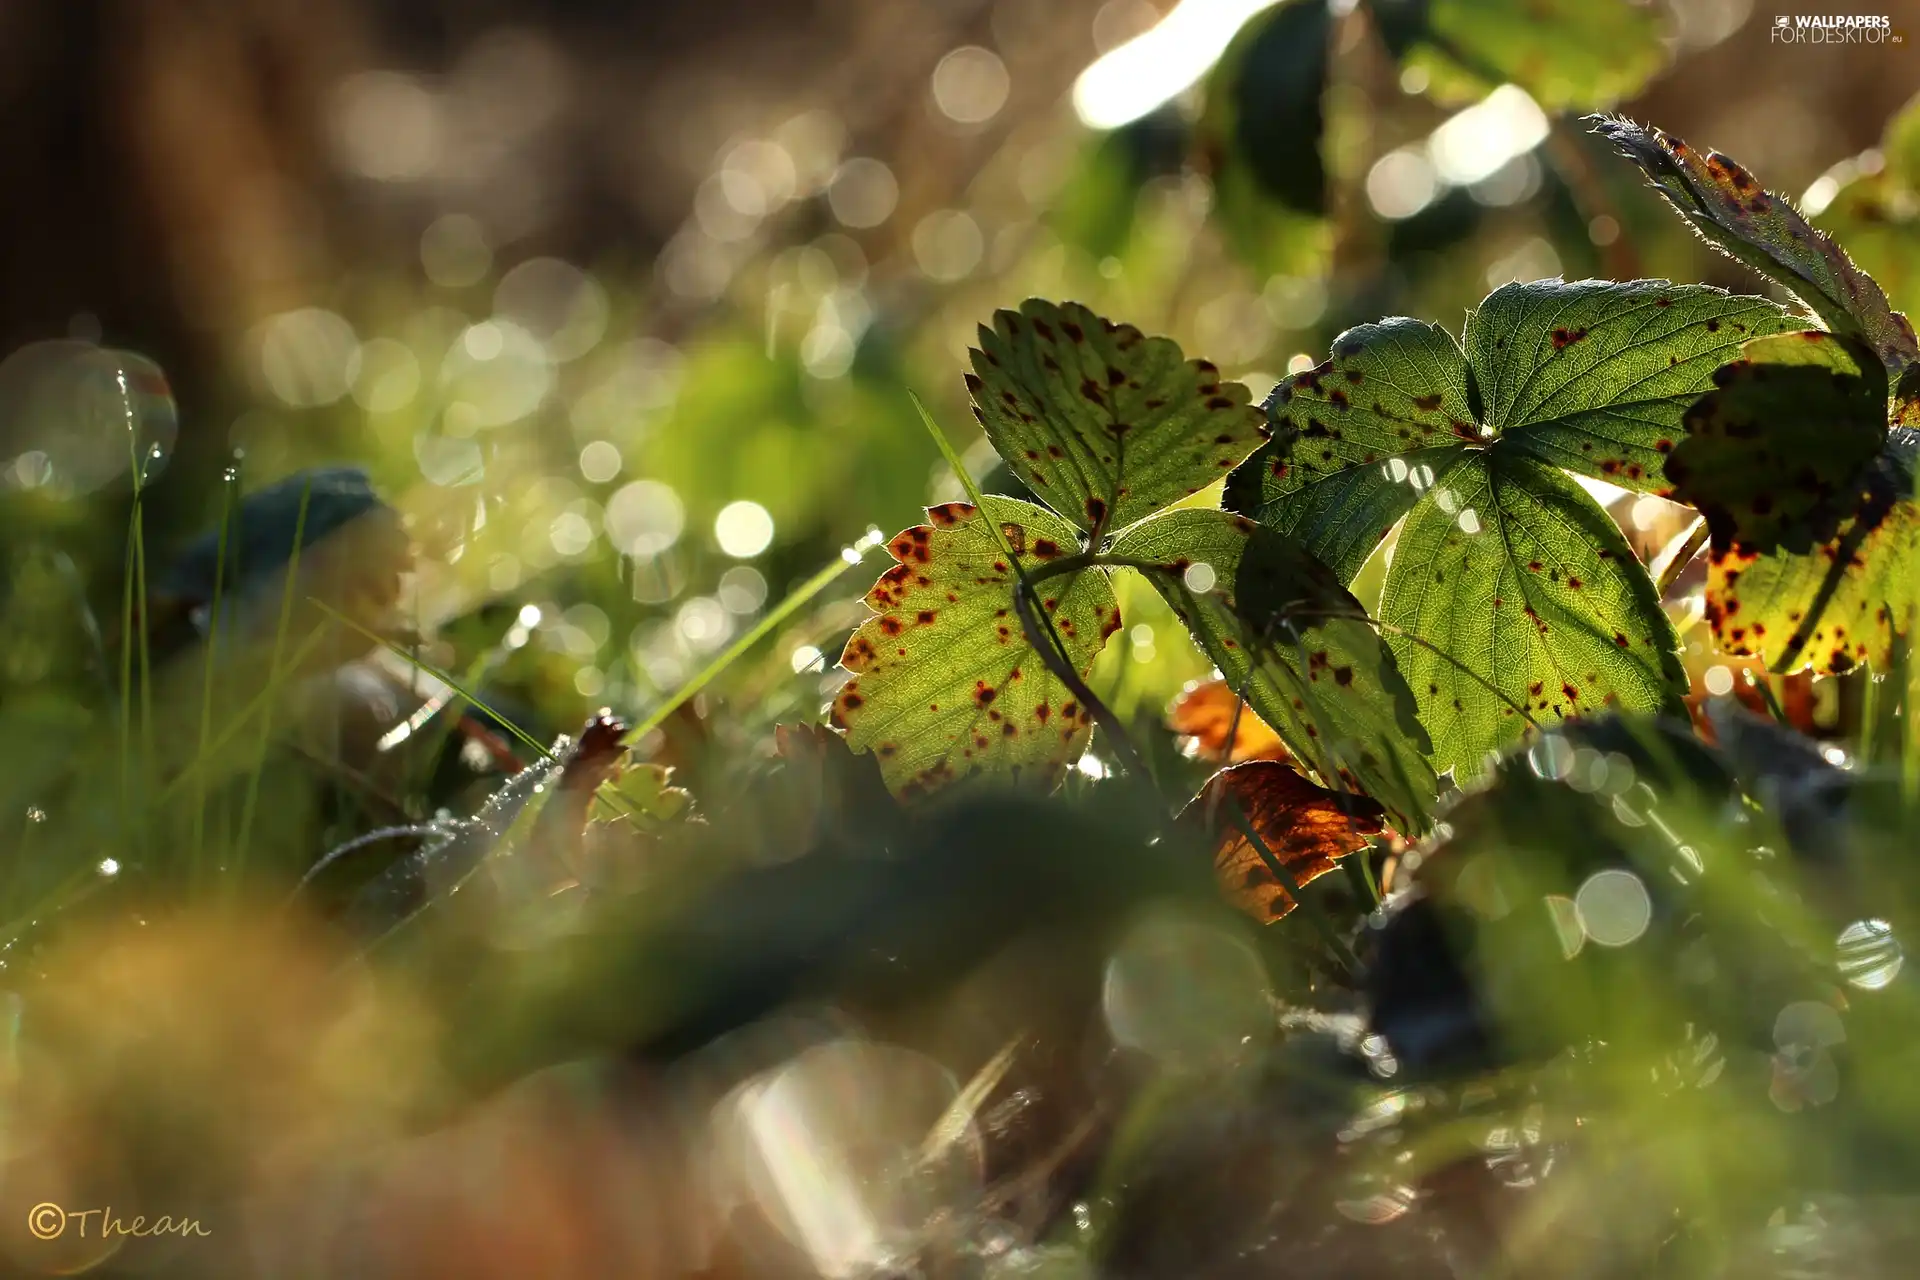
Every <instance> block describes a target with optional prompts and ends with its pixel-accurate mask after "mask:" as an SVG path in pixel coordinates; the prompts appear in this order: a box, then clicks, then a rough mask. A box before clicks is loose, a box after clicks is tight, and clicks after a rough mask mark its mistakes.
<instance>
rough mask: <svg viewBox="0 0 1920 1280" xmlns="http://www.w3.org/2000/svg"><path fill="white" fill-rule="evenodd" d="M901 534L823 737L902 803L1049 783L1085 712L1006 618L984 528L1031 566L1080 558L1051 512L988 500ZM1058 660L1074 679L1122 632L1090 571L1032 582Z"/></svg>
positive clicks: (1100, 578) (1008, 571) (1084, 732)
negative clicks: (863, 759) (860, 755)
mask: <svg viewBox="0 0 1920 1280" xmlns="http://www.w3.org/2000/svg"><path fill="white" fill-rule="evenodd" d="M927 515H928V518H929V520H930V523H928V524H924V525H916V526H915V527H913V528H911V529H908V530H906V531H905V532H903V533H901V534H899V535H898V536H897V537H895V538H894V539H893V540H892V541H891V542H890V543H888V544H887V549H888V551H890V552H891V553H892V554H893V558H894V559H895V560H897V561H899V563H898V564H896V565H895V566H894V567H893V568H891V569H889V570H887V572H886V573H884V574H882V575H881V577H880V581H879V582H877V583H875V584H874V587H873V590H871V591H869V592H868V593H867V607H868V608H870V609H872V610H873V612H874V615H875V616H873V617H871V618H869V619H867V620H866V621H865V622H864V623H862V624H861V625H860V626H859V627H858V628H857V629H856V630H855V631H854V633H853V636H852V637H851V638H850V639H849V640H848V641H847V647H846V652H845V653H844V654H843V655H842V656H841V658H840V665H841V666H843V667H845V668H846V669H847V670H848V671H850V672H852V673H853V678H852V679H850V680H848V681H847V683H846V684H845V685H843V686H841V689H840V692H839V694H838V696H837V697H835V698H834V702H833V724H834V727H836V728H838V729H842V730H844V731H845V732H846V735H847V745H848V746H850V747H852V748H853V749H854V750H855V751H872V752H873V753H874V754H875V755H876V756H877V757H878V758H879V760H880V771H881V774H882V775H883V776H884V777H885V778H886V781H887V785H888V786H889V787H890V788H892V790H893V791H894V793H895V794H896V795H899V796H901V797H903V798H913V797H916V796H920V795H924V794H926V793H927V792H929V791H932V790H935V789H937V788H939V787H942V786H945V785H947V784H949V783H952V782H955V781H958V780H959V779H962V778H964V777H967V776H968V775H970V774H975V773H984V772H992V773H998V774H1008V775H1013V776H1026V777H1036V778H1039V779H1041V780H1042V781H1047V782H1050V781H1052V780H1054V779H1057V778H1058V777H1059V775H1060V774H1061V772H1062V771H1063V770H1064V769H1065V768H1066V766H1067V764H1068V763H1070V762H1071V761H1073V760H1075V759H1077V758H1078V757H1079V756H1080V754H1081V753H1082V752H1083V751H1084V750H1085V749H1086V744H1087V738H1088V735H1089V734H1090V733H1091V731H1092V727H1093V718H1092V714H1091V713H1090V712H1089V711H1088V710H1087V709H1086V708H1085V707H1084V706H1081V705H1079V704H1078V703H1077V702H1076V701H1075V699H1074V697H1073V695H1072V694H1071V693H1070V692H1069V691H1068V690H1067V689H1066V688H1065V687H1064V686H1063V685H1062V684H1061V683H1060V682H1059V681H1058V680H1056V679H1055V678H1054V677H1053V675H1052V674H1051V673H1049V672H1048V670H1047V668H1046V665H1045V663H1044V662H1042V660H1041V658H1040V655H1039V654H1038V653H1036V652H1035V651H1034V649H1033V647H1032V646H1031V645H1030V644H1028V642H1027V638H1026V635H1025V632H1024V630H1023V629H1022V627H1021V625H1020V618H1019V615H1018V613H1017V611H1016V608H1015V603H1014V590H1015V587H1016V585H1017V583H1018V578H1017V577H1016V575H1015V573H1014V569H1013V566H1012V565H1010V564H1009V563H1008V562H1007V558H1006V552H1004V551H1003V550H1001V547H1000V542H999V540H998V539H997V538H995V537H994V530H993V527H992V526H991V525H989V524H987V523H986V521H987V519H989V518H990V519H992V520H995V521H997V522H998V523H999V526H1000V531H1001V532H1002V533H1003V534H1004V535H1005V536H1006V539H1007V541H1008V543H1009V544H1011V545H1012V547H1013V548H1014V550H1015V551H1016V553H1017V554H1018V556H1019V561H1020V563H1021V565H1023V566H1027V567H1032V566H1037V565H1040V564H1044V563H1046V562H1048V561H1051V560H1055V559H1058V558H1059V557H1060V556H1062V555H1067V554H1073V553H1075V552H1077V551H1079V550H1080V542H1079V538H1078V535H1077V534H1076V533H1075V531H1074V529H1073V528H1072V527H1071V526H1070V525H1068V524H1067V523H1066V522H1064V521H1063V520H1061V519H1060V518H1059V517H1058V516H1055V515H1054V514H1052V513H1051V512H1049V511H1047V510H1045V509H1044V508H1041V507H1036V506H1033V505H1031V504H1030V503H1025V502H1019V501H1016V500H1015V499H1012V498H991V497H990V498H988V499H987V500H986V512H985V513H984V515H983V514H982V513H981V512H980V511H979V510H978V509H976V508H975V507H974V506H973V505H972V504H970V503H964V502H950V503H947V504H946V505H944V506H939V507H933V508H931V509H930V510H929V511H928V512H927ZM1036 590H1037V591H1038V592H1039V594H1040V597H1041V599H1042V602H1043V604H1044V605H1045V608H1046V611H1047V613H1048V615H1049V616H1050V617H1051V618H1052V621H1053V626H1054V628H1055V630H1056V631H1057V632H1058V633H1059V635H1060V639H1061V641H1062V642H1063V643H1064V644H1065V645H1066V651H1067V656H1068V659H1069V660H1070V661H1071V662H1072V664H1073V667H1074V669H1075V670H1076V671H1078V672H1080V673H1081V674H1082V675H1084V674H1085V673H1086V672H1087V670H1088V669H1089V668H1091V667H1092V665H1093V660H1094V658H1095V656H1097V655H1098V654H1099V652H1100V649H1101V647H1102V646H1103V645H1104V644H1105V643H1106V638H1107V637H1108V636H1109V635H1111V634H1113V632H1114V631H1115V630H1116V629H1117V628H1118V627H1119V626H1120V609H1119V606H1118V605H1117V604H1115V602H1114V598H1113V590H1112V588H1111V586H1110V585H1109V584H1108V582H1107V579H1106V575H1105V574H1104V573H1103V572H1101V571H1100V570H1097V569H1089V570H1087V571H1085V572H1082V573H1078V574H1074V575H1072V576H1071V577H1055V578H1051V579H1048V580H1046V581H1044V582H1042V583H1041V584H1039V585H1038V587H1037V588H1036Z"/></svg>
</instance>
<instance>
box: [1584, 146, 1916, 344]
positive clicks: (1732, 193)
mask: <svg viewBox="0 0 1920 1280" xmlns="http://www.w3.org/2000/svg"><path fill="white" fill-rule="evenodd" d="M1594 128H1595V130H1596V131H1597V132H1598V133H1600V134H1601V135H1602V136H1604V137H1605V138H1607V139H1608V141H1610V142H1612V143H1613V144H1614V145H1615V146H1616V147H1618V148H1619V149H1620V151H1621V153H1622V154H1623V155H1625V156H1626V157H1627V158H1628V159H1629V160H1632V161H1633V162H1634V163H1635V164H1637V165H1639V166H1640V168H1641V169H1642V170H1643V171H1644V172H1645V173H1646V175H1647V177H1648V178H1649V179H1650V180H1651V181H1652V182H1653V185H1654V186H1655V187H1657V188H1658V189H1659V191H1660V194H1661V195H1663V196H1665V197H1666V198H1667V201H1668V202H1669V203H1670V204H1672V205H1673V207H1674V208H1675V209H1677V210H1679V212H1680V215H1681V216H1682V217H1683V218H1685V219H1686V220H1687V222H1688V224H1689V225H1691V226H1692V227H1693V229H1694V230H1695V231H1697V232H1699V233H1700V235H1701V236H1702V237H1703V238H1705V239H1706V240H1707V241H1708V242H1709V243H1711V244H1713V245H1714V246H1715V247H1717V248H1719V249H1720V250H1721V251H1722V252H1724V253H1726V254H1727V255H1728V256H1730V257H1732V258H1735V259H1737V260H1739V261H1740V262H1743V263H1745V264H1746V265H1747V266H1749V267H1751V268H1753V269H1754V270H1755V271H1758V272H1760V273H1761V274H1762V275H1764V276H1767V277H1768V278H1770V279H1772V280H1774V281H1777V282H1778V283H1779V284H1781V285H1782V286H1784V287H1785V288H1786V289H1788V290H1789V291H1791V292H1792V293H1793V295H1794V296H1795V297H1796V298H1799V299H1800V300H1801V301H1802V302H1804V303H1806V304H1807V306H1808V307H1810V308H1812V309H1813V311H1814V312H1815V313H1816V314H1817V315H1818V316H1819V317H1820V318H1821V319H1822V320H1824V321H1825V322H1826V324H1827V327H1828V328H1830V329H1832V330H1833V331H1834V332H1836V333H1843V334H1852V335H1855V336H1858V337H1860V338H1861V339H1863V340H1864V341H1865V342H1866V343H1867V344H1868V345H1869V346H1871V347H1872V348H1873V350H1874V353H1875V354H1876V355H1878V356H1879V357H1880V359H1881V361H1882V362H1883V363H1885V365H1886V366H1887V368H1888V370H1889V371H1891V372H1894V373H1898V372H1899V371H1900V370H1901V369H1904V368H1905V367H1906V366H1907V365H1909V364H1911V363H1913V361H1914V360H1915V359H1916V357H1920V348H1916V346H1915V342H1914V334H1913V326H1912V325H1911V324H1909V323H1908V322H1907V318H1906V317H1905V316H1903V315H1901V314H1899V313H1898V312H1896V311H1894V310H1893V309H1892V308H1891V307H1890V306H1889V305H1888V303H1887V299H1886V295H1885V294H1884V293H1882V292H1881V291H1880V286H1879V285H1878V284H1876V283H1874V280H1873V277H1871V276H1869V275H1868V274H1867V273H1866V272H1864V271H1862V270H1860V268H1858V267H1857V266H1855V265H1854V264H1853V260H1852V259H1850V258H1849V257H1847V255H1846V252H1845V251H1844V250H1842V249H1841V248H1840V246H1839V245H1837V244H1835V243H1834V242H1833V241H1832V240H1831V239H1829V238H1828V237H1827V236H1826V235H1825V234H1824V233H1822V232H1819V231H1816V230H1814V228H1813V227H1812V226H1811V225H1809V224H1808V222H1807V220H1806V219H1805V218H1803V217H1802V216H1801V215H1800V212H1799V210H1797V209H1795V208H1794V207H1793V206H1792V205H1791V204H1789V203H1788V202H1787V201H1786V200H1785V199H1784V198H1782V197H1781V196H1779V195H1777V194H1775V193H1773V192H1770V191H1766V190H1764V189H1762V188H1761V186H1760V184H1759V183H1758V182H1757V181H1755V179H1754V177H1753V175H1752V174H1750V173H1748V172H1747V171H1746V170H1745V169H1743V168H1741V167H1740V166H1739V165H1738V164H1737V163H1735V162H1734V161H1733V160H1731V159H1729V158H1728V157H1726V156H1723V155H1721V154H1720V153H1719V152H1717V151H1709V152H1707V153H1706V154H1705V155H1702V154H1701V153H1700V152H1698V151H1695V150H1694V149H1693V148H1692V147H1690V146H1688V145H1687V144H1686V143H1685V142H1683V141H1681V140H1680V139H1679V138H1676V137H1674V136H1672V135H1671V134H1668V133H1664V132H1662V131H1661V130H1659V129H1655V128H1653V127H1651V126H1648V125H1642V124H1638V123H1636V122H1634V121H1632V120H1627V119H1624V118H1620V117H1607V118H1596V119H1595V121H1594Z"/></svg>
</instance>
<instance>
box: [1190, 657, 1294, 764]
mask: <svg viewBox="0 0 1920 1280" xmlns="http://www.w3.org/2000/svg"><path fill="white" fill-rule="evenodd" d="M1167 727H1168V728H1170V729H1172V730H1173V731H1174V732H1175V733H1176V734H1179V735H1180V736H1181V737H1183V738H1187V739H1190V740H1191V741H1192V743H1193V747H1194V753H1195V754H1196V755H1198V756H1199V757H1200V758H1201V759H1202V760H1211V761H1217V762H1219V763H1222V764H1237V763H1240V762H1243V761H1247V760H1285V759H1286V758H1287V748H1286V744H1285V743H1283V742H1281V741H1280V735H1279V734H1277V733H1275V732H1274V731H1273V728H1272V726H1270V725H1269V724H1268V723H1267V722H1266V721H1265V720H1262V719H1261V718H1260V717H1259V716H1258V715H1257V714H1255V713H1254V710H1253V708H1252V707H1249V706H1248V705H1247V704H1246V702H1245V701H1244V700H1242V699H1241V697H1240V695H1239V694H1237V693H1235V692H1234V690H1233V686H1232V685H1230V684H1228V683H1227V682H1226V681H1225V680H1224V679H1219V678H1215V679H1212V680H1199V681H1195V682H1194V683H1193V684H1190V685H1188V686H1187V687H1186V688H1185V689H1183V690H1181V692H1180V696H1179V697H1177V698H1175V699H1174V700H1173V706H1172V707H1170V708H1168V711H1167ZM1229 736H1231V738H1232V743H1231V745H1229V743H1228V738H1229Z"/></svg>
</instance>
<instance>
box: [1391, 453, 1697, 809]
mask: <svg viewBox="0 0 1920 1280" xmlns="http://www.w3.org/2000/svg"><path fill="white" fill-rule="evenodd" d="M1380 617H1381V620H1382V621H1383V622H1386V623H1388V624H1391V627H1392V628H1394V629H1395V630H1393V631H1390V632H1389V635H1388V643H1389V644H1390V645H1391V646H1392V647H1393V652H1394V656H1395V657H1396V658H1397V659H1398V660H1399V663H1400V669H1401V670H1402V671H1404V672H1405V673H1406V677H1407V682H1408V683H1409V684H1410V685H1412V686H1413V690H1414V696H1415V697H1416V698H1418V699H1419V702H1420V714H1421V719H1422V720H1423V721H1424V722H1425V723H1426V726H1427V732H1428V733H1429V734H1431V735H1432V738H1433V748H1434V749H1433V764H1434V767H1435V768H1438V769H1446V768H1452V769H1453V770H1454V773H1455V776H1457V777H1466V776H1468V775H1470V774H1475V773H1478V772H1480V771H1481V769H1482V768H1483V767H1484V766H1485V764H1486V760H1487V757H1488V755H1489V754H1490V753H1491V752H1495V751H1497V750H1499V749H1500V748H1501V747H1503V746H1506V745H1508V744H1509V743H1512V742H1514V741H1516V740H1517V739H1518V738H1519V737H1520V736H1521V734H1522V733H1523V732H1524V730H1525V728H1526V724H1527V717H1531V718H1532V719H1533V720H1534V721H1535V722H1543V721H1546V720H1550V719H1566V718H1568V717H1572V716H1576V715H1580V714H1582V713H1586V712H1592V711H1597V710H1599V709H1600V707H1602V706H1603V705H1616V704H1617V705H1618V706H1619V707H1621V708H1622V709H1627V710H1654V709H1662V710H1664V709H1671V708H1677V706H1678V698H1679V695H1680V693H1682V692H1683V691H1684V690H1685V688H1686V673H1685V671H1684V670H1683V669H1682V668H1681V666H1680V661H1679V658H1678V657H1677V656H1676V650H1678V648H1679V639H1678V637H1677V636H1676V635H1675V634H1674V630H1673V624H1672V623H1671V622H1670V621H1668V619H1667V615H1666V613H1665V611H1664V610H1662V609H1661V607H1660V600H1659V596H1658V594H1657V593H1656V592H1655V590H1654V587H1653V583H1652V581H1651V580H1649V579H1648V577H1647V575H1646V572H1645V571H1644V570H1643V569H1641V568H1640V566H1639V563H1638V562H1637V561H1635V560H1634V558H1633V551H1632V548H1630V547H1629V546H1628V545H1627V540H1626V538H1625V537H1624V536H1623V535H1622V534H1621V532H1620V529H1619V527H1618V526H1617V525H1615V524H1614V522H1613V520H1612V518H1611V517H1610V516H1608V515H1607V513H1606V512H1605V511H1604V510H1602V509H1601V507H1600V504H1599V503H1597V502H1595V501H1594V500H1593V499H1592V498H1591V497H1589V496H1588V495H1587V493H1586V491H1585V490H1584V489H1582V488H1581V487H1580V486H1579V485H1578V484H1576V483H1574V481H1573V480H1572V479H1571V478H1569V477H1568V476H1567V475H1566V473H1565V472H1562V471H1560V470H1559V469H1558V468H1555V467H1552V466H1550V465H1548V464H1546V463H1544V462H1541V461H1540V460H1539V459H1538V458H1535V457H1532V456H1530V455H1529V454H1528V453H1527V452H1526V451H1525V450H1522V449H1514V448H1511V447H1509V446H1508V444H1507V442H1505V441H1502V442H1500V443H1498V444H1496V445H1494V446H1493V447H1492V448H1489V449H1485V450H1481V451H1478V452H1476V453H1475V454H1473V455H1472V456H1471V457H1469V458H1467V459H1466V460H1465V461H1463V462H1462V463H1461V464H1460V465H1458V466H1456V467H1454V468H1453V469H1452V470H1450V471H1449V472H1448V473H1447V476H1446V479H1444V480H1442V481H1440V482H1438V483H1436V485H1435V486H1434V488H1433V490H1432V492H1431V493H1430V494H1429V495H1428V498H1427V499H1426V500H1424V501H1422V502H1421V504H1420V505H1419V506H1417V507H1416V508H1414V511H1413V514H1412V515H1411V516H1409V517H1408V519H1407V524H1406V527H1405V528H1404V529H1403V530H1401V533H1400V541H1399V544H1398V545H1397V546H1396V548H1395V550H1394V559H1393V567H1392V568H1391V570H1390V571H1389V572H1388V574H1387V582H1386V588H1385V592H1384V594H1383V596H1382V598H1381V602H1380ZM1422 640H1424V641H1426V642H1427V644H1430V645H1432V646H1433V648H1428V647H1427V645H1425V644H1422V643H1420V641H1422ZM1436 650H1437V652H1436ZM1469 673H1471V674H1469ZM1476 677H1477V678H1476ZM1489 686H1491V687H1489ZM1523 709H1524V711H1525V713H1526V715H1525V716H1523V715H1522V714H1521V711H1522V710H1523Z"/></svg>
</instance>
